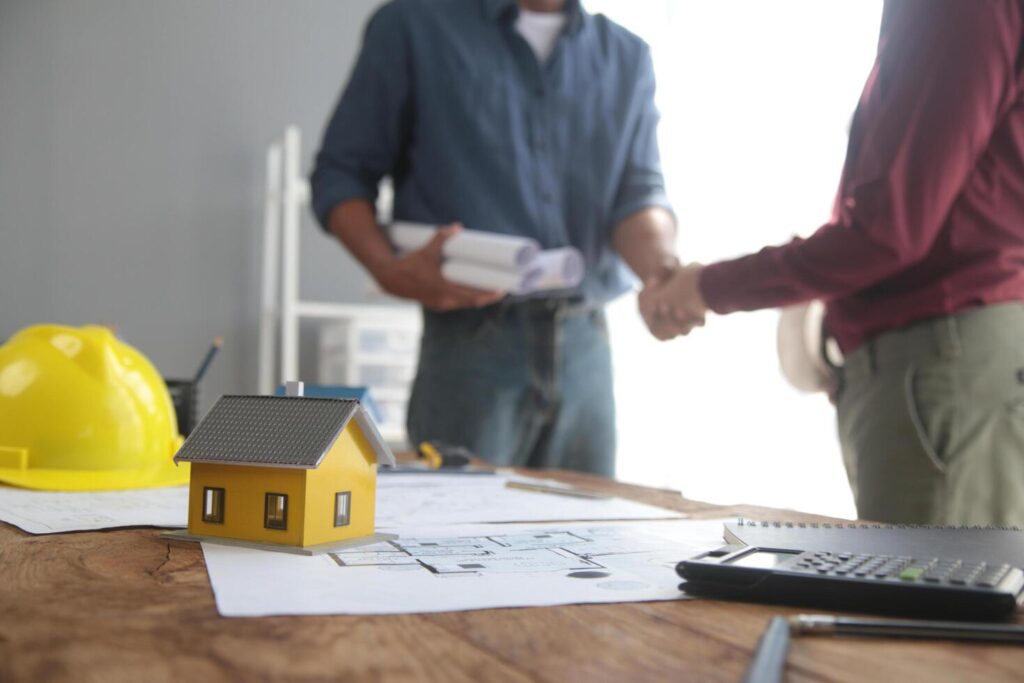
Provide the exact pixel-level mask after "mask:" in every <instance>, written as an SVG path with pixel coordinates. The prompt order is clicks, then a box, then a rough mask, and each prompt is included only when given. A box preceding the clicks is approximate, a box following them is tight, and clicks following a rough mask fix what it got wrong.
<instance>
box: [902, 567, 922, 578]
mask: <svg viewBox="0 0 1024 683" xmlns="http://www.w3.org/2000/svg"><path fill="white" fill-rule="evenodd" d="M922 574H924V567H907V568H906V569H904V570H903V571H901V572H900V573H899V577H900V579H902V580H903V581H917V580H918V579H919V578H921V575H922Z"/></svg>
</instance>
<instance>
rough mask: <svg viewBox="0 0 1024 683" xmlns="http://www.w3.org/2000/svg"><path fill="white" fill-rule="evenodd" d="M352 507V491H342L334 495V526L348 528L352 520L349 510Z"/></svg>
mask: <svg viewBox="0 0 1024 683" xmlns="http://www.w3.org/2000/svg"><path fill="white" fill-rule="evenodd" d="M351 507H352V492H351V491H342V492H340V493H335V494H334V526H348V523H349V521H350V520H351V517H350V516H349V508H351Z"/></svg>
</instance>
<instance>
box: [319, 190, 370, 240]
mask: <svg viewBox="0 0 1024 683" xmlns="http://www.w3.org/2000/svg"><path fill="white" fill-rule="evenodd" d="M312 193H313V197H312V200H311V204H312V207H313V213H314V214H315V215H316V219H317V221H318V222H319V223H320V227H321V228H323V230H324V232H330V227H329V225H328V221H329V220H330V217H331V211H333V210H334V208H335V207H336V206H338V204H341V203H342V202H347V201H348V200H350V199H365V200H366V201H368V202H370V203H371V204H373V203H374V202H376V201H377V191H376V188H373V189H368V188H366V187H365V186H364V185H363V184H362V183H359V182H356V181H352V180H347V179H335V180H334V181H332V182H331V183H330V184H329V185H328V186H327V187H321V188H319V189H318V188H317V187H316V185H313V188H312Z"/></svg>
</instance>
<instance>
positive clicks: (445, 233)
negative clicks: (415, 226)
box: [420, 223, 462, 261]
mask: <svg viewBox="0 0 1024 683" xmlns="http://www.w3.org/2000/svg"><path fill="white" fill-rule="evenodd" d="M460 232H462V225H461V224H459V223H451V224H450V225H442V226H441V227H439V228H438V229H437V232H435V233H434V236H433V237H431V238H430V241H429V242H427V243H426V244H425V245H423V247H422V248H421V249H420V251H421V252H422V253H423V254H425V255H428V256H430V257H432V258H434V259H436V260H438V261H440V260H441V258H442V250H443V249H444V243H445V242H447V241H448V240H450V239H451V238H452V237H454V236H455V235H457V234H459V233H460Z"/></svg>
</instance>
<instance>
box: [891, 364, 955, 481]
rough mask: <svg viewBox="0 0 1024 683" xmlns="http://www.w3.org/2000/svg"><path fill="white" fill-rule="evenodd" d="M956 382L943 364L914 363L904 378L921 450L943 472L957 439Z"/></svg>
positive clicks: (904, 388)
mask: <svg viewBox="0 0 1024 683" xmlns="http://www.w3.org/2000/svg"><path fill="white" fill-rule="evenodd" d="M955 385H956V382H955V378H954V375H953V373H952V372H951V371H950V370H949V369H948V368H947V367H944V365H943V364H935V365H929V366H919V365H917V364H911V365H910V366H909V367H908V368H907V369H906V373H905V375H904V378H903V399H904V401H905V402H906V407H907V415H908V417H909V419H910V423H911V425H912V426H913V429H914V432H915V434H916V435H917V439H918V441H919V442H920V445H921V453H922V454H923V455H924V456H925V458H926V459H927V461H928V463H929V464H930V465H931V466H932V467H934V468H935V470H936V471H937V472H940V473H945V471H946V463H947V459H948V457H949V456H950V454H951V453H952V452H953V448H954V443H955V439H956V420H957V414H956V413H957V405H956V404H957V391H956V386H955Z"/></svg>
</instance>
